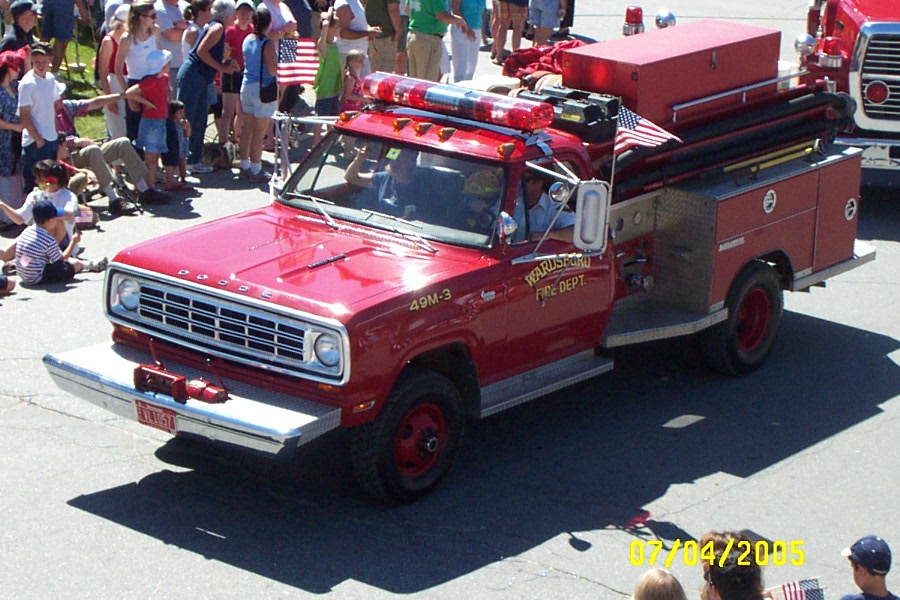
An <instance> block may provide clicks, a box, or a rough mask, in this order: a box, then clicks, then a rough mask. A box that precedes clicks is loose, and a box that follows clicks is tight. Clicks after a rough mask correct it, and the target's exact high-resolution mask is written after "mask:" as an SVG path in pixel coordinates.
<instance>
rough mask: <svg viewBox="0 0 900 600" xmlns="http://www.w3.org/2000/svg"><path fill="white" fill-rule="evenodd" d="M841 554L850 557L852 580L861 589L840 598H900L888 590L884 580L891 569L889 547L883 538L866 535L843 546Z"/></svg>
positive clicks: (856, 599)
mask: <svg viewBox="0 0 900 600" xmlns="http://www.w3.org/2000/svg"><path fill="white" fill-rule="evenodd" d="M841 556H846V557H847V558H849V559H850V565H851V566H852V567H853V582H854V583H856V586H857V587H858V588H859V589H860V590H861V591H862V593H861V594H848V595H847V596H844V597H843V598H842V599H841V600H882V599H886V600H900V599H898V598H897V596H895V595H894V594H892V593H891V592H889V591H888V589H887V585H886V584H885V581H884V578H885V575H887V573H888V571H890V570H891V549H890V547H888V545H887V542H885V541H884V540H883V539H881V538H880V537H878V536H876V535H867V536H866V537H864V538H861V539H859V540H857V541H856V542H855V543H854V544H853V545H852V546H850V547H849V548H844V550H843V551H842V552H841Z"/></svg>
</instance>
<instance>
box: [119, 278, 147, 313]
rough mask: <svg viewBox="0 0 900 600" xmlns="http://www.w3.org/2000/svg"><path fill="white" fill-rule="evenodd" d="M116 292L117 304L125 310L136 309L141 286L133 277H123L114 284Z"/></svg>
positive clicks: (139, 298)
mask: <svg viewBox="0 0 900 600" xmlns="http://www.w3.org/2000/svg"><path fill="white" fill-rule="evenodd" d="M116 294H117V295H118V296H119V304H121V305H122V308H124V309H125V310H137V307H138V304H139V303H140V300H141V287H140V286H139V285H138V283H137V281H135V280H134V279H123V280H122V281H120V282H119V285H118V286H116Z"/></svg>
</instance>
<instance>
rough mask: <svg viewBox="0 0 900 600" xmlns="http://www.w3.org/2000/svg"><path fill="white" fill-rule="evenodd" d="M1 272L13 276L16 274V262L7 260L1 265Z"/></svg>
mask: <svg viewBox="0 0 900 600" xmlns="http://www.w3.org/2000/svg"><path fill="white" fill-rule="evenodd" d="M3 274H4V275H8V276H13V275H15V274H16V263H13V262H8V263H6V264H4V265H3Z"/></svg>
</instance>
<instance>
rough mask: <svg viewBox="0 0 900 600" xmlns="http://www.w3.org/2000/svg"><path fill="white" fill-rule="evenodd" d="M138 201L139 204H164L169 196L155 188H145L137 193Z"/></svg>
mask: <svg viewBox="0 0 900 600" xmlns="http://www.w3.org/2000/svg"><path fill="white" fill-rule="evenodd" d="M138 201H139V202H140V203H141V204H166V203H167V202H168V201H169V196H168V195H166V194H164V193H163V192H160V191H159V190H157V189H153V188H150V189H147V190H144V191H143V192H141V193H139V194H138Z"/></svg>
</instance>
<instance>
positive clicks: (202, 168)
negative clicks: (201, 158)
mask: <svg viewBox="0 0 900 600" xmlns="http://www.w3.org/2000/svg"><path fill="white" fill-rule="evenodd" d="M188 171H190V172H191V173H193V174H194V175H196V174H198V173H212V172H213V171H215V169H213V168H212V167H211V166H209V165H204V164H203V163H200V162H198V163H195V164H193V165H188Z"/></svg>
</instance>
